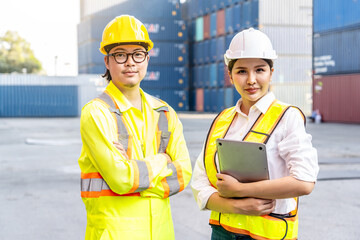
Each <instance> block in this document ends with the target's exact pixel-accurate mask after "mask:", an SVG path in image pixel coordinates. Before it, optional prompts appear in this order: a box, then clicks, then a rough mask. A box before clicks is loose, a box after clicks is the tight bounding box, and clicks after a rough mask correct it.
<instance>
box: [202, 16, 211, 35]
mask: <svg viewBox="0 0 360 240" xmlns="http://www.w3.org/2000/svg"><path fill="white" fill-rule="evenodd" d="M203 19H204V39H210V15H209V14H208V15H205V16H204V18H203Z"/></svg>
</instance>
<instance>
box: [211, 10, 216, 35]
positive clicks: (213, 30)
mask: <svg viewBox="0 0 360 240" xmlns="http://www.w3.org/2000/svg"><path fill="white" fill-rule="evenodd" d="M210 36H211V37H216V12H214V13H212V14H211V15H210Z"/></svg>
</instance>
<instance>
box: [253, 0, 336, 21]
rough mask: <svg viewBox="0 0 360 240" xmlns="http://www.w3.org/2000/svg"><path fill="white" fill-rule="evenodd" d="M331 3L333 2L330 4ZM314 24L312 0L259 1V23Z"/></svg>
mask: <svg viewBox="0 0 360 240" xmlns="http://www.w3.org/2000/svg"><path fill="white" fill-rule="evenodd" d="M329 5H331V4H329ZM284 24H286V25H287V26H308V27H311V26H312V0H296V1H289V0H271V1H269V0H265V1H264V0H262V1H259V25H263V26H274V25H275V26H281V25H284Z"/></svg>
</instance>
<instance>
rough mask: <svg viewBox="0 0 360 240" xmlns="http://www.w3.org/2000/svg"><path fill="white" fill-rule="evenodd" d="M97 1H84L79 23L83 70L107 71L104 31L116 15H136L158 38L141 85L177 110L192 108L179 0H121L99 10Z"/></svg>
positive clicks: (81, 66) (185, 35)
mask: <svg viewBox="0 0 360 240" xmlns="http://www.w3.org/2000/svg"><path fill="white" fill-rule="evenodd" d="M97 2H98V1H95V0H83V1H81V9H82V11H86V12H83V13H82V14H81V16H82V19H81V23H80V24H79V26H78V45H79V73H90V74H103V73H104V72H105V67H104V63H103V55H102V54H101V53H100V52H99V50H98V49H99V46H100V42H101V36H102V31H103V29H104V27H105V26H106V24H107V23H108V22H109V21H110V20H112V19H113V18H114V17H116V16H119V15H122V14H128V15H133V16H135V17H136V18H138V19H139V20H140V21H142V22H143V23H144V25H145V26H146V28H147V29H148V32H149V36H150V39H151V40H152V41H153V42H154V48H153V49H152V50H151V51H150V52H149V55H150V62H149V67H148V72H147V75H146V76H145V78H144V80H143V81H142V83H141V87H142V88H143V89H144V90H145V91H146V92H148V93H149V94H152V95H155V96H157V97H159V98H161V99H163V100H165V101H167V102H168V103H169V104H170V105H171V106H172V107H173V108H174V109H175V110H180V111H185V110H189V97H188V83H189V74H188V73H189V70H188V59H189V57H188V52H189V49H188V43H187V39H188V35H187V27H186V22H185V21H184V20H182V18H181V8H180V2H179V0H154V1H141V0H132V1H123V0H117V1H113V2H114V3H113V5H111V6H109V7H107V8H106V7H102V8H101V6H100V5H99V6H97V7H99V10H98V11H96V9H95V8H96V7H92V6H93V5H94V4H98V3H97ZM101 2H102V1H101ZM116 2H117V3H116ZM139 6H141V7H139ZM90 9H91V10H90ZM100 9H101V10H100ZM149 9H151V11H149Z"/></svg>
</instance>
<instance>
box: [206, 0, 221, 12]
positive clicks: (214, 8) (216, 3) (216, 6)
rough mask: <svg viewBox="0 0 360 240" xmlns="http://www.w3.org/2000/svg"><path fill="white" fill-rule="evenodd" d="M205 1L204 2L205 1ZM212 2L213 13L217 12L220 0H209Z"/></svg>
mask: <svg viewBox="0 0 360 240" xmlns="http://www.w3.org/2000/svg"><path fill="white" fill-rule="evenodd" d="M203 1H204V0H203ZM207 1H209V2H210V5H211V6H210V7H211V11H212V12H213V11H217V10H218V1H219V0H207Z"/></svg>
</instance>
